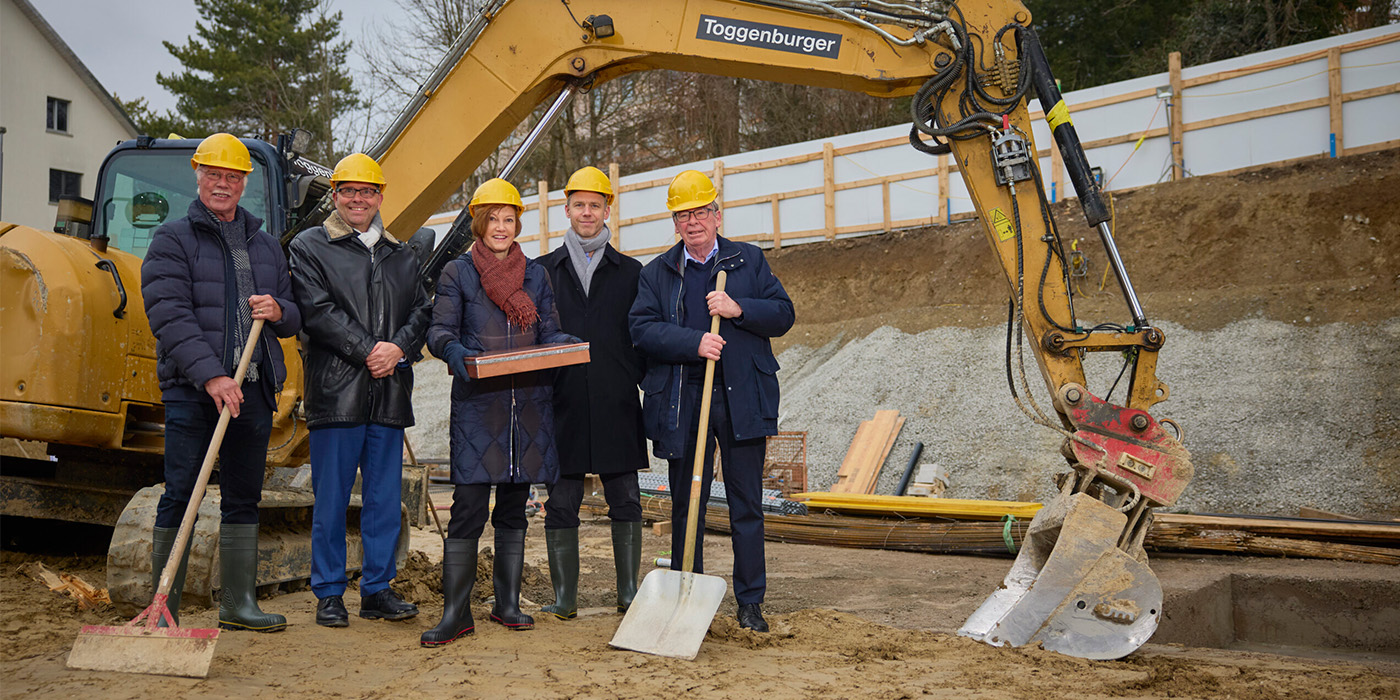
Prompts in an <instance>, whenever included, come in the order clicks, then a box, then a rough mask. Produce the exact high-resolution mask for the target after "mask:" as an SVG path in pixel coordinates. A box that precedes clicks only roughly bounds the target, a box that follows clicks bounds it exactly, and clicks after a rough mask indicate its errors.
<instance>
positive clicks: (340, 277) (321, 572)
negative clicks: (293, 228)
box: [289, 153, 432, 627]
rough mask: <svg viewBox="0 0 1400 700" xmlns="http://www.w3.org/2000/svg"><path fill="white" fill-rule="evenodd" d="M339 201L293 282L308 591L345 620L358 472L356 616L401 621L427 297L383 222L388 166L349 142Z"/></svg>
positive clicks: (319, 608)
mask: <svg viewBox="0 0 1400 700" xmlns="http://www.w3.org/2000/svg"><path fill="white" fill-rule="evenodd" d="M331 185H332V186H333V187H334V190H333V191H332V192H331V201H332V202H333V203H334V204H335V211H334V212H332V213H331V215H330V216H329V217H327V218H326V221H325V223H324V224H322V225H321V226H316V227H313V228H309V229H307V230H305V231H302V232H301V233H300V234H298V235H297V237H296V239H294V240H293V241H292V244H291V246H290V247H289V251H290V254H291V267H292V289H293V291H294V292H295V293H296V299H297V303H298V304H300V305H301V308H303V309H306V336H307V338H308V340H309V341H310V342H309V343H307V345H306V404H305V407H306V425H307V427H308V428H310V430H311V488H312V490H313V491H314V492H315V494H316V503H315V506H314V507H313V510H312V522H311V592H312V593H315V594H316V598H317V601H318V602H317V605H316V624H318V625H323V626H326V627H345V626H347V625H349V624H350V614H349V612H348V611H347V610H346V609H345V602H344V600H343V599H342V596H344V594H345V587H346V576H345V559H346V554H345V512H346V509H347V508H348V507H349V505H350V490H351V488H352V487H353V486H354V485H355V473H356V471H358V472H359V473H360V481H361V484H360V495H361V497H362V498H363V500H364V507H363V509H362V510H361V511H360V541H361V542H362V544H363V548H364V558H363V569H362V572H363V577H362V578H361V579H360V617H363V618H369V619H385V620H406V619H408V618H411V617H413V616H414V615H417V614H418V608H417V607H415V606H414V605H412V604H410V603H406V602H404V601H403V600H400V599H399V597H398V596H397V595H395V594H394V590H393V589H392V588H390V587H389V584H390V582H391V581H393V579H394V576H395V575H396V574H397V567H396V564H395V560H394V555H395V552H396V550H397V548H398V541H399V500H400V495H401V494H400V484H401V483H402V472H403V433H404V428H407V427H409V426H411V425H413V403H412V401H411V392H412V390H413V366H412V363H413V361H414V360H416V359H418V358H419V357H421V350H422V348H423V341H424V339H425V337H426V335H427V332H428V323H429V322H430V321H431V319H432V305H431V303H430V302H429V300H428V295H427V292H426V290H424V288H423V285H422V284H420V283H419V278H418V258H417V256H416V255H415V254H414V252H413V250H412V249H411V248H409V247H408V246H407V245H405V244H404V243H403V242H401V241H399V240H398V239H397V238H395V237H394V236H393V235H392V234H390V233H389V232H388V231H386V230H384V222H383V219H381V218H380V216H379V205H380V204H381V203H383V201H384V188H385V182H384V172H383V171H382V170H381V169H380V168H379V164H378V163H376V162H374V159H372V158H370V157H369V156H367V155H365V154H363V153H352V154H350V155H348V156H346V157H345V158H343V159H341V161H340V162H339V163H337V164H336V166H335V171H334V172H332V173H331Z"/></svg>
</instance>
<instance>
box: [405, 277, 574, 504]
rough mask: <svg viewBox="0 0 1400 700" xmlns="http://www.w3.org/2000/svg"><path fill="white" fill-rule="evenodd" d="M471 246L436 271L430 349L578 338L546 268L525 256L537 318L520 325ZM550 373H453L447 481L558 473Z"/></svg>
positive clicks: (484, 348)
mask: <svg viewBox="0 0 1400 700" xmlns="http://www.w3.org/2000/svg"><path fill="white" fill-rule="evenodd" d="M471 256H472V254H471V252H470V251H468V252H467V253H465V254H463V255H462V256H461V257H459V258H457V259H456V260H453V261H452V262H450V263H448V264H447V266H446V267H444V268H443V270H442V276H441V277H439V278H438V289H437V300H436V301H435V302H434V304H433V323H432V325H431V326H429V327H428V349H429V350H431V351H432V353H433V355H434V356H436V357H446V356H447V355H448V351H447V349H448V348H449V347H450V346H451V345H452V344H454V343H459V344H461V346H462V347H463V348H465V349H466V351H467V354H468V355H479V354H481V353H483V352H488V351H493V350H509V349H511V348H519V347H524V346H526V345H539V344H541V343H577V342H579V340H578V338H575V337H574V336H571V335H569V334H567V333H564V332H563V331H561V330H560V329H559V313H558V311H556V310H555V307H554V291H553V289H551V287H550V284H549V274H548V273H547V272H546V271H545V269H544V267H543V266H542V265H540V264H539V263H537V262H535V261H534V260H530V261H527V262H526V264H525V284H524V287H525V292H526V293H527V294H529V295H530V299H531V300H532V301H534V302H535V308H536V309H537V310H538V311H539V316H540V319H539V321H538V322H536V323H535V324H534V325H533V326H531V327H529V328H521V327H520V326H517V325H515V324H513V323H510V322H509V321H508V320H507V319H506V315H505V312H503V311H501V309H500V308H499V307H497V306H496V304H495V303H494V302H492V301H491V299H490V298H488V297H487V296H486V291H485V290H483V289H482V288H481V276H480V275H479V274H478V273H477V271H476V267H475V266H474V265H473V264H472V260H471ZM553 387H554V377H553V376H552V373H551V372H549V371H547V370H546V371H539V372H527V373H523V374H512V375H506V376H503V377H490V378H487V379H472V378H470V377H463V376H456V377H454V378H453V381H452V419H451V424H450V426H451V427H450V431H451V435H450V436H449V437H450V441H449V443H450V445H451V450H452V483H454V484H552V483H554V482H555V481H556V480H557V479H558V478H559V454H558V452H557V451H556V449H555V445H554V401H553V396H554V388H553Z"/></svg>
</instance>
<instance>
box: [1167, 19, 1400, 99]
mask: <svg viewBox="0 0 1400 700" xmlns="http://www.w3.org/2000/svg"><path fill="white" fill-rule="evenodd" d="M1393 41H1400V34H1386V35H1385V36H1376V37H1371V38H1370V39H1362V40H1361V41H1354V42H1352V43H1350V44H1343V45H1342V46H1341V47H1339V48H1341V50H1342V52H1343V53H1348V52H1351V51H1359V50H1361V49H1366V48H1370V47H1372V46H1380V45H1382V44H1389V43H1391V42H1393ZM1327 51H1328V50H1327V49H1318V50H1316V51H1309V52H1308V53H1302V54H1298V55H1297V56H1289V57H1287V58H1280V59H1278V60H1277V61H1269V62H1268V63H1257V64H1255V65H1252V66H1245V67H1243V68H1235V69H1233V70H1227V71H1221V72H1219V73H1211V74H1209V75H1202V76H1197V77H1195V78H1192V79H1190V80H1188V81H1186V85H1185V86H1186V87H1196V86H1198V85H1206V84H1208V83H1218V82H1220V81H1222V80H1229V79H1230V78H1240V77H1243V76H1246V75H1253V74H1255V73H1263V72H1264V71H1268V70H1273V69H1275V68H1284V67H1287V66H1296V65H1298V64H1299V63H1307V62H1308V61H1316V60H1317V59H1319V58H1322V57H1323V56H1326V55H1327ZM1178 94H1180V93H1178Z"/></svg>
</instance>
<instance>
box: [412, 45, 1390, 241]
mask: <svg viewBox="0 0 1400 700" xmlns="http://www.w3.org/2000/svg"><path fill="white" fill-rule="evenodd" d="M1392 29H1393V31H1389V32H1384V33H1380V34H1372V35H1370V36H1367V37H1366V38H1363V39H1359V40H1356V41H1352V42H1349V43H1344V44H1340V45H1333V46H1329V47H1325V48H1318V49H1315V50H1306V47H1307V46H1308V45H1302V47H1300V48H1304V49H1305V50H1303V51H1302V52H1300V53H1296V54H1294V55H1291V56H1287V57H1284V58H1280V59H1276V60H1271V61H1266V62H1261V63H1257V64H1253V65H1248V66H1245V67H1238V68H1233V69H1229V70H1221V71H1216V72H1211V73H1208V74H1204V75H1197V76H1194V77H1191V78H1183V76H1182V65H1181V54H1180V53H1175V52H1174V53H1172V54H1171V55H1170V59H1169V65H1168V71H1167V75H1166V77H1167V85H1166V86H1159V87H1155V88H1154V87H1148V88H1141V89H1133V90H1126V91H1123V92H1120V93H1118V94H1113V95H1109V96H1105V97H1101V98H1098V99H1092V100H1083V101H1080V102H1074V101H1073V98H1074V94H1073V93H1071V94H1070V95H1067V96H1066V101H1067V103H1069V106H1070V108H1071V112H1072V113H1074V114H1075V115H1076V116H1078V115H1079V114H1082V113H1085V112H1088V111H1089V110H1094V109H1100V108H1104V107H1110V106H1112V105H1119V104H1124V103H1130V102H1134V101H1139V100H1147V101H1151V100H1163V101H1164V103H1165V104H1166V106H1167V109H1166V118H1165V121H1166V125H1165V126H1155V127H1154V126H1150V125H1149V128H1147V129H1144V130H1141V131H1135V132H1134V131H1122V132H1120V133H1118V134H1116V135H1113V136H1108V137H1105V138H1099V139H1096V140H1087V141H1085V142H1084V144H1083V145H1084V149H1085V150H1086V151H1089V152H1092V151H1094V150H1095V149H1102V148H1107V147H1111V146H1116V145H1119V144H1128V143H1135V144H1136V145H1137V147H1140V146H1142V144H1143V143H1145V142H1148V141H1152V140H1156V139H1163V138H1166V139H1169V142H1170V153H1171V175H1170V177H1171V179H1173V180H1177V179H1181V178H1183V177H1186V176H1187V174H1188V173H1187V171H1186V168H1185V164H1184V155H1183V154H1184V145H1185V141H1186V138H1187V134H1190V133H1192V132H1199V131H1202V130H1205V129H1211V128H1213V127H1220V126H1224V125H1228V124H1237V123H1241V122H1248V121H1253V120H1261V119H1266V118H1270V117H1277V116H1279V115H1285V114H1290V113H1297V112H1303V111H1306V110H1313V109H1318V108H1322V107H1326V108H1327V110H1328V128H1329V129H1330V135H1329V139H1328V143H1329V144H1330V148H1329V149H1328V150H1327V151H1323V152H1319V153H1314V154H1312V155H1307V156H1304V157H1302V158H1287V159H1282V160H1275V161H1272V162H1271V163H1269V164H1270V165H1278V164H1285V163H1290V162H1295V161H1298V160H1304V159H1308V158H1318V157H1327V156H1329V155H1330V156H1338V155H1352V154H1357V153H1366V152H1370V151H1377V150H1383V149H1388V148H1395V147H1397V146H1400V126H1397V125H1400V119H1397V118H1395V117H1394V114H1395V112H1391V113H1390V114H1391V119H1390V121H1391V127H1390V129H1389V132H1388V133H1390V134H1393V135H1395V136H1397V138H1389V139H1386V140H1382V141H1375V142H1371V143H1366V144H1363V145H1359V146H1353V147H1348V146H1346V145H1345V144H1346V140H1345V135H1344V133H1343V119H1342V115H1343V106H1344V105H1346V104H1348V103H1352V102H1356V101H1360V100H1367V99H1371V98H1376V97H1382V96H1386V95H1396V94H1400V81H1394V80H1392V81H1391V82H1389V83H1388V84H1382V85H1376V86H1372V87H1367V88H1364V89H1358V90H1352V91H1350V92H1343V91H1342V71H1343V65H1342V56H1343V55H1344V54H1347V53H1350V52H1355V51H1361V50H1364V49H1369V48H1372V47H1378V46H1386V45H1391V44H1395V43H1397V42H1400V28H1392ZM1327 41H1328V40H1323V41H1322V42H1312V43H1313V44H1317V43H1325V42H1327ZM1323 58H1325V59H1326V61H1327V64H1326V66H1327V67H1326V73H1327V91H1326V95H1325V96H1319V97H1311V98H1307V99H1301V100H1298V101H1295V102H1291V103H1287V104H1274V105H1271V106H1268V107H1263V108H1259V109H1252V110H1248V111H1242V112H1237V113H1232V114H1228V115H1224V116H1216V117H1212V118H1208V119H1201V120H1197V121H1186V120H1185V119H1184V114H1183V112H1184V110H1182V109H1180V108H1178V107H1177V105H1179V104H1180V103H1181V102H1182V100H1183V96H1184V97H1185V99H1188V100H1189V99H1191V95H1190V94H1189V92H1188V91H1190V90H1192V89H1193V88H1199V87H1201V86H1205V85H1211V84H1216V83H1221V82H1223V81H1227V80H1234V79H1237V78H1241V77H1243V76H1248V75H1253V74H1259V73H1265V72H1269V71H1275V70H1279V69H1282V68H1287V67H1290V66H1297V65H1299V64H1302V63H1306V62H1309V61H1318V60H1321V59H1323ZM1389 63H1396V64H1400V61H1392V62H1389ZM1364 67H1375V66H1374V65H1372V66H1364ZM1390 75H1400V71H1398V70H1397V69H1391V73H1390ZM1141 82H1143V81H1142V80H1141V79H1139V80H1136V81H1127V84H1132V83H1139V84H1140V83H1141ZM1289 82H1292V81H1289ZM1163 87H1166V88H1169V92H1164V90H1163ZM1112 88H1113V86H1105V88H1103V90H1111V89H1112ZM1159 108H1160V105H1159ZM1156 114H1157V113H1156V112H1154V113H1153V115H1154V116H1153V119H1152V121H1153V122H1155V121H1156ZM1042 117H1043V114H1042V112H1041V111H1040V110H1039V109H1036V110H1033V111H1032V112H1031V118H1032V120H1033V121H1034V122H1036V123H1037V124H1043V119H1042ZM1040 128H1043V127H1040ZM866 133H870V134H872V135H880V136H884V135H885V134H889V133H890V129H878V130H873V131H872V132H866ZM1088 136H1092V134H1084V133H1081V137H1088ZM1036 140H1037V142H1039V143H1044V144H1051V147H1049V148H1040V149H1038V154H1037V155H1038V157H1039V158H1040V159H1041V161H1042V165H1041V168H1042V176H1043V177H1045V179H1046V180H1047V182H1046V186H1047V188H1048V191H1049V192H1051V193H1059V195H1058V196H1063V194H1064V193H1066V192H1067V190H1066V189H1065V172H1064V166H1063V161H1062V159H1061V157H1060V153H1059V150H1058V148H1056V147H1054V146H1053V139H1050V138H1049V137H1048V132H1045V135H1042V136H1040V137H1038V138H1037V139H1036ZM806 145H807V147H815V148H813V150H811V151H810V152H805V153H797V154H795V155H786V156H783V157H778V158H771V159H768V160H760V161H756V162H748V163H744V164H741V165H726V164H725V162H724V160H722V159H717V160H714V161H713V162H712V163H710V165H709V167H708V168H705V167H703V164H702V165H699V166H694V165H693V166H692V167H695V168H696V169H698V170H702V171H707V174H709V176H710V177H711V178H712V179H713V180H714V182H715V186H716V187H717V188H718V190H719V193H720V195H719V197H720V199H719V201H720V204H721V206H722V207H723V208H724V209H725V210H726V212H732V211H734V210H736V209H739V208H743V207H766V208H768V209H769V211H770V213H769V214H767V216H766V218H767V219H768V221H769V224H770V225H769V226H768V227H767V229H766V230H763V231H759V232H757V233H747V234H743V235H734V236H727V237H728V238H730V239H732V240H738V241H748V242H752V243H756V244H759V245H764V246H767V247H771V248H773V249H781V248H782V247H783V246H784V245H785V244H786V243H791V242H795V241H797V240H799V239H806V240H828V241H829V240H834V239H836V238H837V237H839V236H847V235H862V234H873V233H882V232H889V231H892V230H896V229H905V228H911V227H922V226H931V225H937V224H940V223H951V222H953V221H955V220H965V219H967V218H968V217H971V218H975V216H976V214H975V212H974V211H970V210H969V209H963V210H962V211H954V206H953V200H954V199H955V197H954V196H953V195H952V194H951V190H950V178H951V176H952V174H953V173H955V172H957V170H958V167H957V164H956V162H953V161H952V159H950V158H949V157H948V156H946V155H943V156H938V157H937V158H936V160H935V161H932V162H933V163H934V164H933V166H932V167H928V168H921V169H913V170H904V171H901V172H893V173H885V174H878V173H873V172H872V175H874V176H873V177H864V178H861V179H855V180H848V181H844V182H838V181H837V172H836V170H837V168H836V159H837V158H839V157H844V156H851V155H855V154H859V153H866V152H870V151H877V150H881V149H890V148H899V147H903V148H908V139H907V136H904V135H901V136H893V137H889V136H885V137H883V138H876V139H873V140H870V141H868V142H859V143H854V144H850V145H844V146H836V145H834V144H833V143H832V142H831V141H826V142H820V143H817V142H811V143H809V144H806ZM785 148H790V147H785ZM774 150H781V149H774ZM1130 158H1131V156H1130ZM1047 159H1048V161H1049V162H1048V163H1045V162H1044V161H1046V160H1047ZM817 161H820V162H821V168H822V171H821V172H822V175H821V184H820V185H816V186H808V187H800V188H794V189H790V190H786V191H781V192H773V193H769V194H763V195H758V196H748V197H745V196H741V195H742V193H737V192H729V191H726V189H725V186H724V183H725V178H726V177H727V176H734V175H738V174H742V173H752V172H759V171H768V172H773V173H776V172H778V171H779V170H780V169H783V168H787V167H789V166H795V165H800V164H805V163H814V162H817ZM1125 164H1126V161H1125ZM1047 165H1048V167H1047ZM1261 165H1262V164H1259V163H1255V164H1251V165H1248V166H1245V167H1241V168H1237V169H1235V170H1225V171H1217V172H1225V173H1230V172H1238V171H1242V170H1251V169H1256V168H1258V167H1261ZM863 169H866V168H863ZM866 170H869V169H866ZM673 171H674V169H668V170H666V171H656V172H665V173H667V174H666V175H665V176H661V177H645V175H646V173H641V174H639V175H640V176H643V177H642V179H633V180H632V181H630V182H622V178H621V175H622V174H621V173H620V172H619V169H618V166H617V164H616V163H613V164H610V165H609V166H608V176H609V178H611V180H612V182H613V185H614V188H615V189H616V190H617V195H618V196H617V197H616V199H615V202H614V204H613V207H612V211H611V214H610V218H609V222H608V223H609V225H610V227H611V228H612V230H613V232H614V233H613V235H614V239H613V245H614V247H616V248H617V249H618V250H621V251H622V252H624V253H626V254H629V255H633V256H638V257H645V256H651V255H655V254H657V253H660V252H662V251H665V250H666V249H668V248H669V247H670V246H671V245H673V244H674V240H675V239H674V236H672V237H671V240H669V241H667V242H666V243H665V244H664V245H639V244H638V243H637V242H635V240H631V239H634V238H636V237H639V236H629V235H628V234H629V229H630V230H634V231H635V230H636V227H638V226H641V225H643V224H648V223H651V222H659V221H662V220H664V219H667V218H668V217H669V216H670V212H668V211H665V210H664V209H661V210H657V207H658V206H659V205H660V204H661V200H663V199H664V195H662V196H661V197H656V196H654V193H653V196H652V197H650V199H654V200H656V201H655V202H650V206H647V205H643V204H642V203H641V202H642V201H643V200H642V199H641V198H640V197H632V198H629V197H627V196H626V195H627V194H628V193H638V192H642V191H645V190H653V189H656V188H663V187H665V186H666V185H667V184H668V183H669V182H670V180H671V177H672V174H673ZM925 178H936V181H937V188H938V190H937V205H936V207H929V209H930V213H929V215H927V216H922V217H914V218H908V217H906V218H899V219H896V218H894V217H893V215H892V207H891V193H890V188H891V186H892V185H907V183H909V182H910V181H912V180H919V179H925ZM537 187H538V190H537V191H538V195H536V196H535V199H534V201H531V202H529V203H528V204H527V205H526V207H525V210H526V212H527V213H526V214H525V215H524V216H522V219H525V220H527V221H528V220H530V219H536V220H537V226H536V227H535V228H537V230H536V231H534V232H522V233H523V235H522V236H521V237H520V238H519V241H520V242H521V243H522V245H525V247H526V250H527V251H528V250H530V248H531V247H530V246H529V245H528V244H532V243H537V244H538V251H539V254H541V255H543V254H545V253H547V252H549V251H550V250H551V249H552V247H553V246H557V245H558V244H560V242H561V240H562V236H563V234H564V232H565V230H566V228H562V227H561V228H551V220H562V219H563V217H562V216H559V215H558V213H556V215H555V216H550V215H549V213H550V209H551V207H556V206H560V205H562V204H563V200H564V197H563V194H562V192H551V191H550V185H549V183H548V182H545V181H540V182H538V183H537ZM874 187H878V188H879V192H880V197H881V204H882V206H881V210H882V212H883V217H882V218H881V219H880V220H877V221H870V222H865V223H859V224H854V225H846V226H838V225H837V193H839V192H844V191H848V190H857V189H862V188H874ZM1115 189H1116V191H1124V190H1126V189H1133V188H1131V187H1129V188H1115ZM921 192H922V191H921ZM929 194H932V193H929ZM735 195H740V196H735ZM816 196H820V197H821V202H822V205H823V208H824V223H823V225H822V226H821V227H818V228H810V227H808V228H801V229H785V228H784V226H783V217H782V215H781V212H780V204H781V203H782V202H784V201H787V200H794V199H798V198H803V197H816ZM871 196H872V197H873V192H872V193H871ZM1051 196H1052V199H1053V198H1056V197H1057V195H1056V194H1052V195H1051ZM956 199H965V198H961V197H958V198H956ZM631 209H642V211H644V212H645V213H642V214H638V215H636V216H631V217H629V216H627V214H628V213H629V210H631ZM529 212H545V213H546V215H544V216H540V215H538V214H536V215H535V216H530V215H529ZM955 216H957V217H961V218H958V219H955V218H954V217H955ZM455 217H456V212H452V213H449V214H443V215H439V216H436V217H433V218H432V219H430V220H429V221H428V224H427V225H429V226H433V227H436V228H439V229H440V230H445V229H446V227H447V225H449V224H450V223H451V222H452V220H453V219H454V218H455ZM561 223H563V224H564V226H565V227H566V226H567V221H562V222H561ZM527 226H528V224H527ZM748 230H752V229H751V228H750V229H748ZM649 237H650V238H651V239H652V241H655V240H656V234H655V229H654V228H653V231H652V234H651V235H650V236H649ZM645 242H646V241H643V243H645ZM629 243H630V244H631V245H632V246H634V247H630V248H629V247H628V245H629Z"/></svg>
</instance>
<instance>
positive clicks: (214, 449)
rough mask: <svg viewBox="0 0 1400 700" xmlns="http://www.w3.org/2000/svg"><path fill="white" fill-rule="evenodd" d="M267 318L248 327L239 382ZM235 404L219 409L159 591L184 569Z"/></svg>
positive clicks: (237, 374) (165, 592) (236, 374)
mask: <svg viewBox="0 0 1400 700" xmlns="http://www.w3.org/2000/svg"><path fill="white" fill-rule="evenodd" d="M262 329H263V319H261V318H259V319H254V321H253V328H252V330H250V331H248V342H247V343H246V344H245V345H244V346H243V355H242V356H241V357H239V358H238V371H236V372H234V373H233V381H235V382H237V383H238V385H239V386H242V385H243V376H244V375H246V374H247V373H248V365H249V364H250V363H251V362H252V361H253V348H256V347H257V346H258V337H259V336H261V335H262ZM232 410H233V407H232V406H229V405H228V404H227V403H225V404H224V410H223V411H222V412H221V413H219V424H218V425H216V426H215V427H214V439H212V440H210V441H209V449H208V450H206V451H205V453H204V464H202V465H200V467H199V479H197V480H196V481H195V483H194V491H192V492H190V502H189V504H188V505H186V506H185V518H184V520H181V521H180V532H179V534H177V535H175V544H174V546H172V547H171V548H170V558H169V559H167V560H166V561H165V568H164V569H162V570H161V572H160V586H159V587H158V588H156V595H168V594H169V593H170V586H171V585H173V584H174V582H175V572H176V571H178V570H179V569H180V560H181V559H183V558H184V556H185V545H187V544H189V541H190V531H192V530H194V518H195V515H196V514H198V513H199V502H200V501H203V500H204V490H205V489H206V488H207V487H208V486H209V475H210V474H212V473H213V472H214V458H215V457H217V456H218V454H219V446H221V445H223V444H224V433H225V432H227V431H228V422H229V421H230V420H231V419H232V418H233V413H232Z"/></svg>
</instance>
